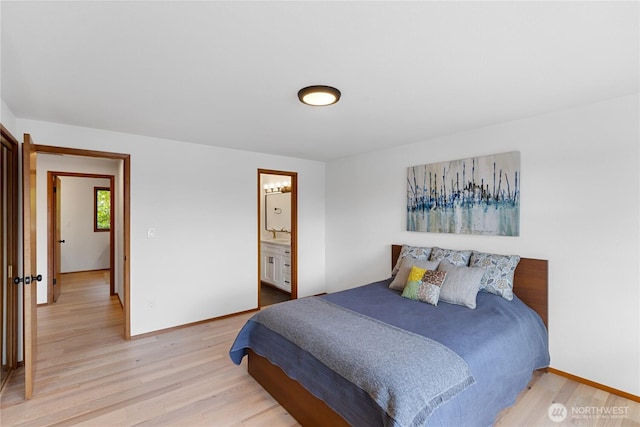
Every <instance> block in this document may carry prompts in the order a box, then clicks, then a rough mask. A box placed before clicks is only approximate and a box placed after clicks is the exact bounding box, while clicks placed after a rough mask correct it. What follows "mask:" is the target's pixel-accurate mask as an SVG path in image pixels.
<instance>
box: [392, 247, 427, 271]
mask: <svg viewBox="0 0 640 427" xmlns="http://www.w3.org/2000/svg"><path fill="white" fill-rule="evenodd" d="M430 254H431V248H423V247H421V246H409V245H402V249H400V255H399V256H398V261H396V265H395V266H394V267H393V271H392V272H391V277H395V276H396V274H398V270H400V266H401V265H402V260H403V259H404V258H405V257H407V256H409V257H411V258H415V259H419V260H429V255H430Z"/></svg>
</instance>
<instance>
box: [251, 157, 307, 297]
mask: <svg viewBox="0 0 640 427" xmlns="http://www.w3.org/2000/svg"><path fill="white" fill-rule="evenodd" d="M261 175H282V176H288V177H289V178H291V299H292V300H293V299H297V298H298V173H297V172H290V171H281V170H274V169H258V183H257V188H258V190H257V194H258V215H257V220H258V308H260V307H262V301H260V286H261V285H260V278H261V277H262V253H261V252H262V244H261V239H260V236H261V235H262V225H261V217H262V212H261V207H262V205H263V203H264V202H263V197H262V196H263V192H262V190H263V189H262V186H261V185H260V177H261Z"/></svg>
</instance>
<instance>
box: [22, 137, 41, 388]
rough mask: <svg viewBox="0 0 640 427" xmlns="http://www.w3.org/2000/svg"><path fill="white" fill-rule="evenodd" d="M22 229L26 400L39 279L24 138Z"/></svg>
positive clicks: (30, 152) (31, 167) (32, 163)
mask: <svg viewBox="0 0 640 427" xmlns="http://www.w3.org/2000/svg"><path fill="white" fill-rule="evenodd" d="M22 209H23V210H22V225H23V245H22V248H23V253H22V259H23V264H22V265H23V289H24V293H23V295H24V298H23V304H24V307H23V309H24V311H23V313H24V397H25V399H31V397H32V396H33V379H34V371H35V360H36V334H37V313H36V308H37V289H38V288H37V287H38V282H37V281H36V280H32V277H33V278H34V279H35V277H36V276H37V275H38V273H37V264H36V151H35V147H34V144H33V142H32V141H31V136H30V135H29V134H25V135H24V144H22Z"/></svg>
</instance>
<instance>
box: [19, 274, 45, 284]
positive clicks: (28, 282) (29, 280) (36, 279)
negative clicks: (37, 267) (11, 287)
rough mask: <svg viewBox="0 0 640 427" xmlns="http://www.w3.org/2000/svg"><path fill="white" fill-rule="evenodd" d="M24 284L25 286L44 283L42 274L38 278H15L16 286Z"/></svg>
mask: <svg viewBox="0 0 640 427" xmlns="http://www.w3.org/2000/svg"><path fill="white" fill-rule="evenodd" d="M22 282H24V284H25V285H28V284H30V283H31V282H42V274H38V275H37V276H26V277H24V278H22V277H14V278H13V283H15V284H16V285H19V284H20V283H22Z"/></svg>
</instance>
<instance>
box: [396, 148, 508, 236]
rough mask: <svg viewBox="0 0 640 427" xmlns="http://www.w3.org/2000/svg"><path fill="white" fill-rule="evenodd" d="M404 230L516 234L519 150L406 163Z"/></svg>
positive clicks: (495, 234)
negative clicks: (416, 164)
mask: <svg viewBox="0 0 640 427" xmlns="http://www.w3.org/2000/svg"><path fill="white" fill-rule="evenodd" d="M407 230H408V231H423V232H431V233H458V234H482V235H492V236H518V235H520V153H519V152H517V151H514V152H510V153H502V154H494V155H491V156H480V157H472V158H469V159H462V160H453V161H449V162H439V163H432V164H428V165H421V166H412V167H409V168H408V169H407Z"/></svg>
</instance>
